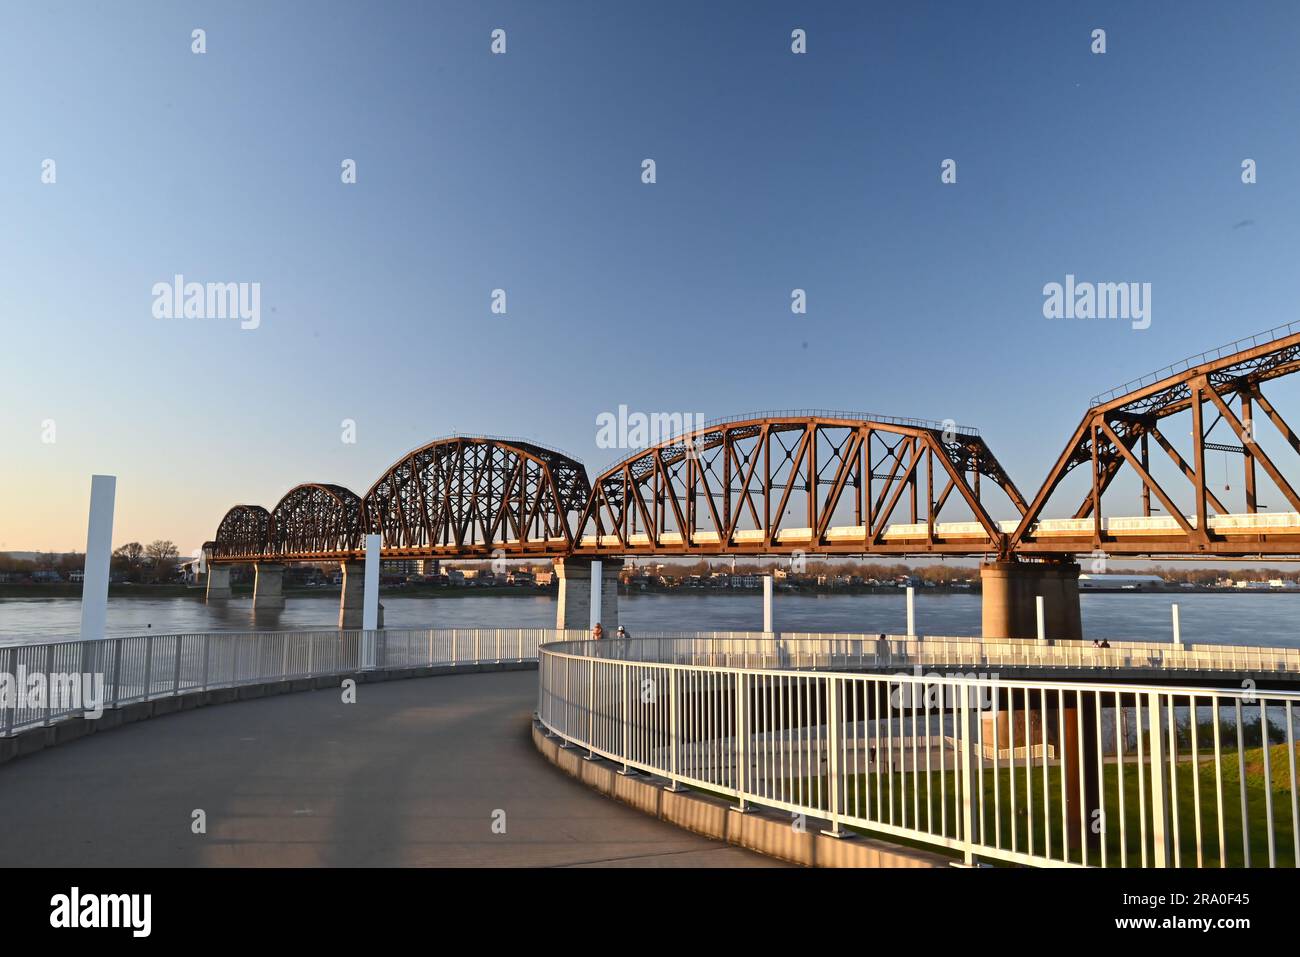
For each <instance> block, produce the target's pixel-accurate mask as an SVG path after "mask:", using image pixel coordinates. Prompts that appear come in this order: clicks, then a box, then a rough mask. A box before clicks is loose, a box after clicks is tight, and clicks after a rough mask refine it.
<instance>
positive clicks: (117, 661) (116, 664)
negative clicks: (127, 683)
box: [112, 638, 126, 708]
mask: <svg viewBox="0 0 1300 957" xmlns="http://www.w3.org/2000/svg"><path fill="white" fill-rule="evenodd" d="M124 641H126V639H125V638H114V639H112V642H113V707H114V708H116V707H117V702H118V700H119V699H120V698H121V696H122V642H124Z"/></svg>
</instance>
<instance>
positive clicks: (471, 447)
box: [361, 435, 591, 557]
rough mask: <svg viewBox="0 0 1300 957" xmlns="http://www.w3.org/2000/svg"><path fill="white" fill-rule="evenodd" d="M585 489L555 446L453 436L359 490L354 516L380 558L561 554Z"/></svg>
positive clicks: (572, 463) (582, 477)
mask: <svg viewBox="0 0 1300 957" xmlns="http://www.w3.org/2000/svg"><path fill="white" fill-rule="evenodd" d="M590 490H591V487H590V483H589V481H588V479H587V470H586V468H585V466H583V464H582V463H581V462H579V461H577V460H576V459H573V458H571V457H569V456H568V455H565V454H564V453H562V452H558V451H556V450H554V449H550V448H546V447H544V446H541V445H537V444H535V443H531V442H525V441H522V440H517V439H505V438H497V437H492V436H460V435H458V436H451V437H448V438H442V439H436V440H434V441H433V442H430V443H428V444H426V445H422V446H420V447H419V448H417V449H414V450H412V451H411V452H408V453H407V454H406V455H404V456H402V457H401V458H400V459H398V460H397V462H395V463H394V464H393V465H392V466H391V467H390V468H389V469H388V470H387V471H386V472H384V474H383V475H382V476H380V478H379V480H378V481H376V482H375V484H374V485H373V486H371V488H370V490H369V491H368V492H366V494H365V496H364V497H363V499H362V504H361V509H362V520H363V522H364V525H365V529H366V531H367V532H370V533H376V534H378V535H379V536H380V538H381V542H382V547H383V549H384V553H385V555H394V556H398V557H400V556H404V555H409V556H412V557H415V556H429V557H437V556H440V555H446V556H448V557H462V556H466V555H483V556H490V555H493V554H503V555H506V556H511V557H515V556H523V555H563V554H565V553H566V552H567V551H568V550H569V548H570V546H571V544H572V540H573V533H572V530H571V529H572V519H573V516H575V515H576V514H577V513H579V512H580V511H581V510H582V509H583V507H584V506H585V505H586V504H587V499H588V497H589V494H590Z"/></svg>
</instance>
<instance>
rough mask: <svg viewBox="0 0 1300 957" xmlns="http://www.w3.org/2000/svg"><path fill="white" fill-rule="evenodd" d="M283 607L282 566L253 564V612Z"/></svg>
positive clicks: (270, 563)
mask: <svg viewBox="0 0 1300 957" xmlns="http://www.w3.org/2000/svg"><path fill="white" fill-rule="evenodd" d="M283 607H284V566H283V565H281V564H280V563H278V562H254V563H253V611H255V612H256V611H274V610H276V609H279V608H283Z"/></svg>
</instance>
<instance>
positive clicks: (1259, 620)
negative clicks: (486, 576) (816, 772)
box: [0, 589, 1300, 646]
mask: <svg viewBox="0 0 1300 957" xmlns="http://www.w3.org/2000/svg"><path fill="white" fill-rule="evenodd" d="M329 592H330V593H329V594H322V595H319V596H316V595H309V596H302V597H297V596H291V597H289V598H287V599H286V604H285V607H284V609H283V610H282V611H279V612H271V613H265V612H264V613H260V614H258V615H256V616H254V614H253V602H252V599H251V598H242V599H240V598H237V599H232V600H231V601H229V602H227V603H224V604H213V605H207V604H204V602H203V600H202V599H201V598H200V597H198V595H199V593H198V592H197V591H196V592H195V597H184V598H119V597H114V598H112V599H110V601H109V603H108V633H109V634H110V635H133V634H146V633H148V632H153V633H154V634H175V633H177V632H203V631H250V630H260V631H270V630H279V629H309V628H333V627H335V626H336V625H337V622H338V596H337V595H335V594H333V590H332V589H330V590H329ZM1080 597H1081V601H1082V609H1083V628H1084V636H1085V637H1086V638H1109V639H1129V640H1147V641H1150V640H1168V639H1169V637H1170V634H1171V625H1170V610H1169V606H1170V604H1171V603H1172V602H1174V601H1177V602H1178V605H1179V609H1180V617H1181V621H1182V634H1183V640H1184V641H1185V642H1189V643H1190V642H1219V643H1225V644H1253V645H1290V646H1300V621H1298V620H1297V619H1298V617H1300V594H1268V593H1263V594H1260V593H1256V594H1248V595H1235V594H1221V593H1202V594H1198V593H1190V594H1171V593H1166V594H1134V593H1131V592H1130V593H1114V594H1085V595H1082V596H1080ZM383 603H384V622H385V624H386V625H387V626H389V627H392V628H400V627H420V628H428V627H438V628H454V627H462V628H469V627H484V628H493V627H494V628H552V627H554V626H555V598H554V596H553V595H520V596H514V595H508V596H493V595H481V596H478V595H476V596H460V597H445V598H401V597H396V596H390V595H385V596H384V598H383ZM774 611H775V615H776V627H777V629H778V630H780V631H826V632H849V633H880V632H885V633H889V634H901V633H903V632H904V631H906V627H907V612H906V604H905V599H904V596H903V593H901V592H900V593H898V594H897V595H892V594H883V595H882V594H875V595H798V594H795V595H788V594H780V593H778V594H777V596H776V598H775V610H774ZM80 618H81V603H80V601H79V600H77V599H68V598H62V599H26V598H22V599H8V600H4V601H0V644H8V643H13V642H16V641H41V640H48V639H51V638H56V637H76V634H77V631H78V627H79V623H80ZM619 621H620V622H621V623H622V624H623V625H625V626H626V627H627V628H628V630H629V631H630V632H631V634H632V635H634V636H635V635H637V634H645V633H647V632H653V631H749V630H753V631H756V630H759V629H761V628H762V622H763V608H762V598H761V597H760V594H759V593H757V592H747V593H745V594H743V595H718V594H689V593H681V592H678V593H674V594H644V595H622V596H620V597H619ZM916 624H917V631H918V632H920V633H921V634H923V635H924V634H930V635H971V636H974V635H978V634H979V632H980V596H979V594H977V593H973V594H962V593H943V594H929V593H926V592H918V593H917V596H916Z"/></svg>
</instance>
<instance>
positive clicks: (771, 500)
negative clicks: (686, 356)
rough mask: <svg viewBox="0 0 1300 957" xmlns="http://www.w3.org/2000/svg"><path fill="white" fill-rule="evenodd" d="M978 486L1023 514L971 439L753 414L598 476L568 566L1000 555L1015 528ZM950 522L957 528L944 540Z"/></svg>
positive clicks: (915, 427) (895, 423) (966, 433)
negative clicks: (694, 558) (591, 561)
mask: <svg viewBox="0 0 1300 957" xmlns="http://www.w3.org/2000/svg"><path fill="white" fill-rule="evenodd" d="M981 478H983V479H985V480H986V484H987V483H988V482H991V483H992V484H993V485H995V486H996V487H997V488H999V489H1000V490H1001V491H1002V492H1003V493H1005V495H1006V497H1007V499H1009V500H1010V502H1011V503H1012V505H1013V507H1014V508H1015V509H1017V510H1018V512H1019V513H1020V514H1023V513H1024V509H1025V502H1024V498H1023V497H1022V496H1021V494H1020V492H1019V490H1017V488H1016V486H1015V484H1014V483H1013V482H1012V481H1011V478H1010V477H1009V476H1008V475H1007V473H1006V472H1005V470H1004V469H1003V468H1002V466H1001V465H1000V464H999V463H998V461H997V459H996V458H995V457H994V455H993V453H992V452H991V451H990V450H989V448H988V446H987V445H986V444H985V442H984V440H983V439H982V438H981V437H980V435H979V432H978V431H977V430H975V429H971V428H967V427H965V426H960V425H957V424H956V423H954V422H952V421H945V422H937V421H929V420H923V419H903V418H894V417H889V416H878V415H871V414H864V413H851V412H830V411H822V410H816V411H799V412H777V413H772V412H768V413H753V414H750V415H745V416H740V417H737V418H733V419H727V420H719V421H717V422H713V423H706V424H705V425H704V426H703V427H701V428H698V429H696V430H694V431H691V432H688V433H685V434H683V435H680V436H676V437H674V438H671V439H668V440H666V441H664V442H661V443H660V444H658V445H655V446H652V447H650V448H646V449H643V450H641V451H638V452H635V453H634V454H632V455H631V456H629V457H628V458H626V459H624V460H623V461H621V462H619V463H617V464H616V465H614V466H612V467H611V468H609V469H608V470H607V471H605V472H604V473H602V474H601V475H600V476H598V477H597V478H596V479H595V480H594V482H593V483H592V493H591V498H590V500H589V501H588V503H587V507H586V508H585V509H584V510H583V513H582V516H581V518H580V521H579V524H578V531H577V541H576V542H575V548H574V553H575V554H584V553H585V554H591V555H594V556H599V555H602V554H609V555H622V554H672V553H674V552H679V553H683V554H690V553H699V554H702V555H705V554H715V555H716V554H719V553H722V554H792V555H793V554H797V553H806V554H869V553H880V554H896V555H903V554H916V553H925V552H938V553H944V552H953V553H954V554H969V553H970V552H972V551H976V552H979V551H989V552H1000V551H1001V550H1003V548H1004V547H1005V542H1006V537H1007V532H1008V531H1009V530H1010V529H1014V527H1015V524H1016V523H1014V522H1012V523H1009V525H1008V527H1004V525H1003V524H1000V523H999V522H997V521H995V520H994V519H993V517H992V516H991V515H990V513H989V511H988V508H987V507H986V504H985V502H984V501H983V499H982V498H981V494H982V492H981ZM945 509H947V510H948V511H947V512H945ZM953 512H961V513H962V514H961V515H960V516H959V517H960V518H963V519H965V520H964V521H957V522H952V521H949V522H948V524H947V525H946V526H944V527H940V524H939V520H940V518H941V517H947V516H948V515H949V514H950V513H953Z"/></svg>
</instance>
